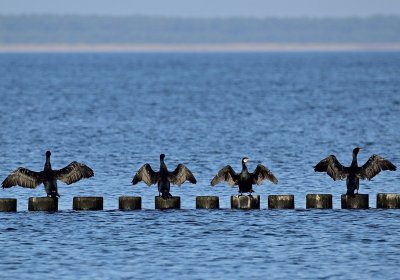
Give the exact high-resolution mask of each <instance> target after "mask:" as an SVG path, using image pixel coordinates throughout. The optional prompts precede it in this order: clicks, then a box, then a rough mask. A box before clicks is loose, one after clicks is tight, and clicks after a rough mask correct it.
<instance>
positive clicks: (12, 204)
mask: <svg viewBox="0 0 400 280" xmlns="http://www.w3.org/2000/svg"><path fill="white" fill-rule="evenodd" d="M332 198H333V197H332V195H331V194H307V196H306V208H307V209H312V208H318V209H332ZM155 208H156V209H180V208H181V198H180V197H179V196H174V197H171V198H162V197H158V196H156V197H155ZM231 208H232V209H260V196H259V195H253V196H245V195H243V196H238V195H235V196H231ZM268 208H269V209H294V195H269V196H268ZM341 208H342V209H368V208H369V196H368V194H356V195H354V196H351V195H342V196H341ZM376 208H385V209H400V194H389V193H378V194H377V197H376ZM72 209H73V210H103V197H93V196H89V197H82V196H80V197H74V198H73V203H72ZM119 209H120V210H139V209H142V198H141V197H140V196H121V197H119ZM196 209H219V197H218V196H197V197H196ZM28 210H29V211H57V210H58V199H57V198H50V197H30V198H29V201H28ZM15 211H17V199H15V198H0V212H15Z"/></svg>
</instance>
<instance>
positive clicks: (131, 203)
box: [118, 196, 142, 210]
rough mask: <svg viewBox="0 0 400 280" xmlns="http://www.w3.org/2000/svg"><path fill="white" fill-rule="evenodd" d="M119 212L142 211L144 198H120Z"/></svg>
mask: <svg viewBox="0 0 400 280" xmlns="http://www.w3.org/2000/svg"><path fill="white" fill-rule="evenodd" d="M118 206H119V210H140V209H142V198H141V197H140V196H120V197H119V203H118Z"/></svg>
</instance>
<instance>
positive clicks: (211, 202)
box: [196, 196, 219, 209]
mask: <svg viewBox="0 0 400 280" xmlns="http://www.w3.org/2000/svg"><path fill="white" fill-rule="evenodd" d="M218 208H219V197H218V196H197V197H196V209H218Z"/></svg>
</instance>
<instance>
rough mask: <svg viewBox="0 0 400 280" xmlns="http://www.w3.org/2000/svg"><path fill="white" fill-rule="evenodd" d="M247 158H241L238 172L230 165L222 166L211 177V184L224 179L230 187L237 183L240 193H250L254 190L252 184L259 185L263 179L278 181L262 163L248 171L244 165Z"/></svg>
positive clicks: (213, 184)
mask: <svg viewBox="0 0 400 280" xmlns="http://www.w3.org/2000/svg"><path fill="white" fill-rule="evenodd" d="M248 160H249V159H248V158H247V157H244V158H243V159H242V171H241V172H240V173H236V172H235V171H234V170H233V168H232V167H231V166H230V165H227V166H225V167H224V168H222V169H221V170H220V171H219V172H218V174H217V175H215V177H214V178H213V179H212V181H211V186H215V185H216V184H218V183H219V182H221V181H226V182H227V183H228V184H229V185H231V186H232V187H233V186H236V185H238V186H239V193H240V195H243V193H244V192H248V193H250V195H251V193H252V192H254V191H253V187H252V186H253V184H257V185H261V184H262V182H263V181H264V180H270V181H271V182H272V183H274V184H276V183H278V179H276V178H275V176H274V174H272V172H271V171H270V170H269V169H268V168H266V167H265V166H264V165H262V164H258V165H257V167H256V169H255V170H254V172H253V173H250V172H249V171H248V170H247V166H246V163H247V161H248Z"/></svg>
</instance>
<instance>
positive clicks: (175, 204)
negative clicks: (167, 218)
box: [155, 196, 181, 210]
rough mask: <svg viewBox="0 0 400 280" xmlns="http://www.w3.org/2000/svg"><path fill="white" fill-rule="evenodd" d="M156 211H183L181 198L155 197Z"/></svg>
mask: <svg viewBox="0 0 400 280" xmlns="http://www.w3.org/2000/svg"><path fill="white" fill-rule="evenodd" d="M155 207H156V209H161V210H163V209H181V197H180V196H173V197H169V198H163V197H161V196H156V197H155Z"/></svg>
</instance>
